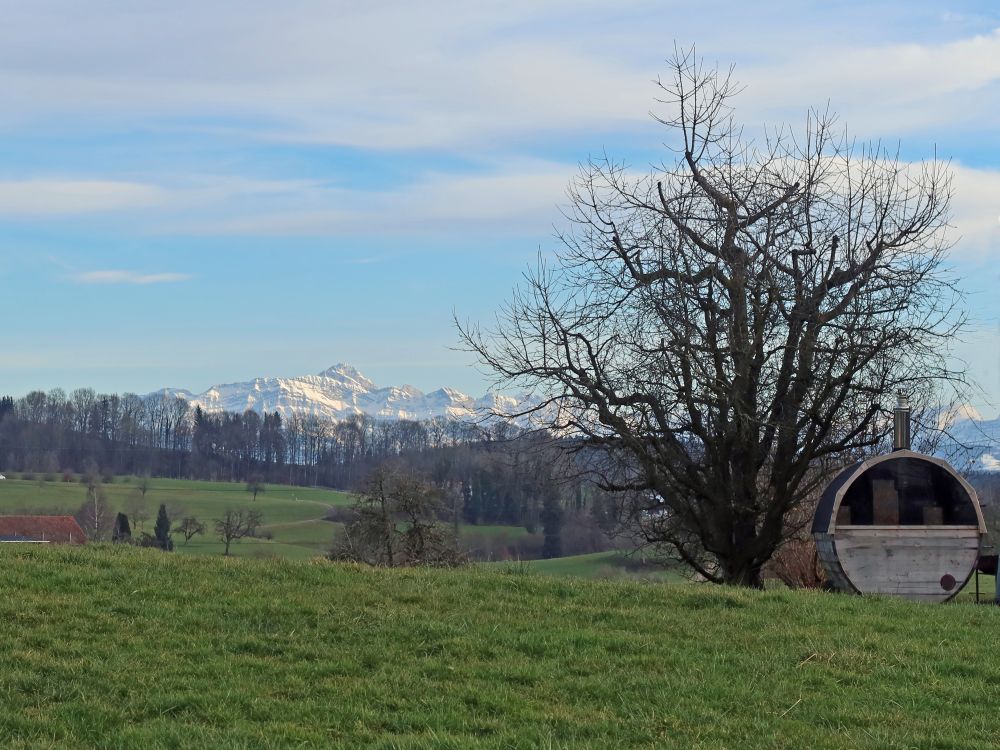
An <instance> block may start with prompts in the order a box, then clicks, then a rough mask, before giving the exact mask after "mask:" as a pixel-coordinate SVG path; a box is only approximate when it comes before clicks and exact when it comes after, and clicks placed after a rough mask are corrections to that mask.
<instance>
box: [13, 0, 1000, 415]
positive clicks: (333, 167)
mask: <svg viewBox="0 0 1000 750" xmlns="http://www.w3.org/2000/svg"><path fill="white" fill-rule="evenodd" d="M945 6H947V10H943V8H944V7H945ZM0 10H2V12H3V18H4V24H3V25H2V27H0V94H2V97H3V102H4V105H3V107H2V108H0V131H2V137H0V224H2V227H3V231H2V232H0V317H2V319H3V320H4V322H5V325H4V326H3V334H2V337H0V342H2V347H0V392H9V393H15V394H20V393H24V392H26V391H28V390H30V389H33V388H44V389H47V388H52V387H56V386H58V387H63V388H67V389H69V388H73V387H77V386H92V387H95V388H98V389H101V390H117V391H125V390H132V391H137V392H145V391H149V390H153V389H155V388H157V387H160V386H168V385H169V386H177V387H185V388H189V389H192V390H195V391H200V390H203V389H204V388H206V387H207V386H209V385H212V384H214V383H219V382H229V381H235V380H243V379H247V378H251V377H254V376H257V375H297V374H304V373H309V372H318V371H319V370H322V369H324V368H326V367H328V366H329V365H331V364H334V363H335V362H339V361H345V362H350V363H352V364H354V365H355V366H357V367H358V368H359V369H361V370H362V371H363V372H365V373H366V374H368V375H369V376H370V377H372V378H373V379H374V380H375V381H376V382H380V383H385V384H388V383H392V384H399V383H402V382H409V383H412V384H413V385H416V386H417V387H419V388H422V389H425V390H430V389H433V388H436V387H439V386H441V385H448V386H452V387H457V388H460V389H462V390H466V391H469V392H472V393H476V394H479V393H481V392H482V391H483V390H484V389H485V387H486V383H487V381H486V378H485V377H483V376H482V375H481V374H479V373H478V372H477V371H476V370H475V368H474V367H472V361H471V359H470V357H469V356H468V355H466V354H464V353H462V352H458V351H455V350H454V347H455V346H456V343H457V342H456V333H455V330H454V328H453V327H452V324H451V320H452V313H453V311H454V312H456V313H457V314H458V315H459V316H460V317H462V318H471V319H479V320H485V319H488V318H489V317H490V316H491V315H492V312H493V311H494V310H495V309H496V308H497V307H498V305H499V304H500V303H501V302H503V300H504V299H505V298H506V297H507V295H508V294H509V292H510V289H511V288H512V287H513V286H514V285H515V284H516V283H517V282H518V280H519V278H520V274H521V272H522V270H523V269H524V267H525V266H526V265H527V264H529V263H530V262H532V261H533V259H534V258H535V257H536V255H537V253H539V252H542V253H546V252H550V251H551V250H552V249H553V248H554V247H555V241H554V239H553V232H554V227H558V226H560V224H561V222H562V219H561V216H560V213H559V206H560V205H562V204H564V203H565V187H566V185H567V183H568V182H569V181H570V180H571V179H572V178H573V176H574V174H575V172H576V169H577V165H578V163H579V162H580V161H583V160H586V159H587V157H588V156H589V155H591V154H598V153H601V152H602V151H604V150H606V151H607V152H608V153H609V154H611V155H613V156H615V157H618V158H622V159H627V160H628V161H629V162H630V163H631V164H632V165H633V166H636V167H643V166H645V165H647V164H649V163H650V162H654V161H657V160H658V159H660V158H661V157H662V156H663V153H662V146H661V143H662V131H661V130H660V127H659V126H657V125H656V124H655V123H654V122H653V121H652V120H651V118H650V116H649V111H650V109H651V108H653V106H654V103H653V98H654V96H655V89H654V86H653V85H652V80H653V79H654V78H655V77H656V76H657V75H658V74H660V73H662V72H664V59H665V58H666V57H667V56H668V55H669V54H670V52H671V51H672V49H673V46H674V43H675V42H676V43H678V44H680V45H683V46H686V45H690V44H697V47H698V50H699V53H700V54H701V55H703V56H704V57H705V58H706V59H708V60H710V61H718V62H719V63H720V64H723V65H729V64H733V65H735V66H736V75H737V77H738V78H739V79H740V81H741V82H742V83H744V84H745V85H746V91H745V92H744V93H743V94H742V95H741V97H740V99H739V100H738V102H737V105H738V112H737V114H738V116H739V117H740V118H742V119H743V120H744V121H746V122H748V123H751V124H752V125H753V126H757V125H759V124H762V123H777V122H790V123H793V124H796V125H797V124H799V123H801V122H802V121H803V119H804V114H805V111H806V109H807V108H808V107H809V106H810V105H819V106H823V105H825V104H826V102H827V101H829V102H830V104H831V106H832V107H833V108H834V109H835V110H837V111H838V112H840V113H841V116H842V120H843V121H844V122H845V124H846V125H847V127H848V128H849V129H850V131H851V132H852V133H853V134H854V135H855V136H857V137H858V138H861V139H874V138H882V139H885V140H887V141H889V142H892V143H895V142H897V141H899V142H900V144H901V148H902V153H903V155H904V156H905V157H906V158H908V159H920V158H924V157H929V156H931V155H932V154H933V153H934V149H935V148H936V149H937V153H938V154H939V155H943V156H946V157H950V158H951V159H953V161H954V165H955V191H956V192H955V199H954V224H955V231H954V234H953V239H955V240H956V246H955V248H954V250H953V252H952V260H951V262H952V265H953V266H954V268H955V270H956V271H957V272H958V273H959V274H960V275H961V276H962V278H963V279H964V281H963V284H964V288H965V289H966V291H967V293H968V295H969V308H970V312H971V314H972V323H973V325H972V328H971V330H970V333H969V335H968V336H967V340H966V341H965V342H963V343H961V344H960V345H959V346H958V349H957V351H958V354H959V355H961V356H963V357H964V358H965V359H966V360H968V362H969V365H970V372H971V374H972V375H973V377H974V378H975V379H976V380H977V381H978V382H979V384H980V385H981V386H982V389H983V393H982V394H981V396H979V397H978V398H977V401H976V404H977V406H979V408H980V409H982V410H983V411H985V412H987V413H988V414H989V415H990V416H993V415H994V414H995V413H996V412H997V410H998V407H1000V295H998V294H997V293H996V291H995V290H996V289H997V287H998V283H1000V127H998V126H1000V10H998V9H996V6H995V5H994V4H993V3H987V2H980V3H972V2H965V3H963V2H953V3H947V4H945V3H932V2H890V3H870V2H864V3H862V2H856V3H854V2H847V3H823V4H820V3H803V2H756V3H746V2H706V3H690V2H683V3H681V2H676V3H674V2H664V1H663V0H659V1H657V2H643V1H642V0H635V1H634V2H633V1H631V0H625V1H624V2H618V3H613V4H608V3H597V2H587V1H586V0H577V1H575V2H568V1H566V2H564V1H563V0H553V1H552V2H521V1H520V0H508V1H506V2H481V3H458V2H454V3H447V2H434V1H433V0H431V1H430V2H423V3H403V2H383V3H336V2H329V1H324V2H295V1H289V2H285V3H280V4H277V3H272V2H259V1H258V0H242V1H241V2H228V1H219V2H213V3H203V2H189V1H188V0H177V1H176V2H172V3H150V2H142V1H141V0H137V1H135V2H130V3H120V2H112V1H110V0H91V1H90V2H87V3H80V2H78V1H77V0H67V1H64V2H52V1H50V0H36V1H35V2H32V3H13V2H0Z"/></svg>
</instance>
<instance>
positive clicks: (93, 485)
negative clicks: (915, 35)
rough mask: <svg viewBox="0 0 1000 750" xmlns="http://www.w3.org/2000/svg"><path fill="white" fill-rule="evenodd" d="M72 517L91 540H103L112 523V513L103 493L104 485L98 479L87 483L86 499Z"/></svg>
mask: <svg viewBox="0 0 1000 750" xmlns="http://www.w3.org/2000/svg"><path fill="white" fill-rule="evenodd" d="M74 518H76V521H77V523H79V524H80V528H82V529H83V530H84V531H85V532H86V534H87V538H88V539H90V540H91V541H103V540H104V539H105V538H106V537H107V536H108V533H109V532H110V531H111V527H112V525H113V523H114V514H113V513H112V512H111V506H109V505H108V501H107V498H106V497H105V495H104V487H102V486H101V484H100V482H99V481H96V480H94V481H91V482H90V483H88V485H87V499H86V500H85V501H84V502H83V505H81V506H80V508H79V510H77V512H76V514H75V516H74Z"/></svg>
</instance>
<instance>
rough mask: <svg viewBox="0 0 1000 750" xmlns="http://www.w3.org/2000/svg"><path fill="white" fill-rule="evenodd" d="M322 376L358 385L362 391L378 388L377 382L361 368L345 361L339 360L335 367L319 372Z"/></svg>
mask: <svg viewBox="0 0 1000 750" xmlns="http://www.w3.org/2000/svg"><path fill="white" fill-rule="evenodd" d="M319 376H320V377H321V378H331V379H332V380H339V381H341V382H342V383H345V384H353V385H357V386H358V388H359V389H360V390H362V391H365V392H367V391H374V390H377V389H378V386H377V385H375V383H374V382H373V381H372V380H371V379H369V378H367V377H366V376H365V375H364V374H362V372H361V371H360V370H358V369H357V368H356V367H353V366H352V365H349V364H346V363H344V362H338V363H337V364H335V365H334V366H333V367H328V368H327V369H325V370H323V372H321V373H320V374H319Z"/></svg>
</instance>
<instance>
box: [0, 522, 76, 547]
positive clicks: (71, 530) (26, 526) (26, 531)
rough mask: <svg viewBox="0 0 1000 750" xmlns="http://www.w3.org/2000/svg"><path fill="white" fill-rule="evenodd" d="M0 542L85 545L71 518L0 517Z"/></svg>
mask: <svg viewBox="0 0 1000 750" xmlns="http://www.w3.org/2000/svg"><path fill="white" fill-rule="evenodd" d="M0 542H34V543H49V544H86V543H87V535H86V534H85V533H84V531H83V529H81V528H80V524H78V523H77V522H76V519H75V518H73V516H0Z"/></svg>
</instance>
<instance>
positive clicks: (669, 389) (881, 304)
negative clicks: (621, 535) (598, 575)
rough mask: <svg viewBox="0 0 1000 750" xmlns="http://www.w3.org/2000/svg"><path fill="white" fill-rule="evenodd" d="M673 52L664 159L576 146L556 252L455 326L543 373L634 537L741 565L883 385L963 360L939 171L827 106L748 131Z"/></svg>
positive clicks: (701, 74)
mask: <svg viewBox="0 0 1000 750" xmlns="http://www.w3.org/2000/svg"><path fill="white" fill-rule="evenodd" d="M671 74H672V78H671V80H670V81H669V82H666V83H664V82H660V84H659V86H660V91H661V97H660V100H659V101H660V104H661V105H662V106H664V107H666V108H667V109H668V110H669V114H666V115H664V116H662V117H657V119H658V120H659V122H661V123H662V124H663V125H664V126H665V128H666V130H667V137H668V139H669V140H668V143H669V145H670V146H671V148H672V149H673V153H672V154H671V155H670V156H669V157H668V159H667V160H665V162H664V164H663V165H662V166H661V167H658V168H655V169H654V170H653V172H652V173H651V174H648V175H639V174H635V173H632V172H630V171H629V170H628V169H626V167H625V166H623V165H621V164H617V163H614V162H612V161H611V160H610V159H608V158H605V159H604V160H601V161H596V162H592V163H591V164H590V165H589V166H588V167H586V168H584V170H583V171H582V173H581V175H580V177H579V178H578V179H577V180H576V182H575V183H574V184H573V186H572V187H571V191H570V196H571V199H572V205H571V208H570V209H569V211H568V217H569V218H570V219H571V221H572V227H571V228H570V229H569V230H567V231H566V232H565V233H563V234H561V235H560V238H559V239H560V240H561V243H560V249H559V251H558V252H557V254H556V259H555V261H554V262H552V263H550V264H546V263H540V266H539V268H538V270H537V271H535V272H533V273H529V274H528V275H527V277H526V283H525V284H524V285H522V286H521V287H520V288H519V289H518V290H517V291H516V292H515V294H514V296H513V298H512V300H511V301H510V302H509V303H508V304H507V305H506V306H505V307H504V308H503V309H502V310H501V311H500V314H499V316H498V322H497V325H496V326H495V327H494V328H493V329H491V330H485V331H484V330H482V329H480V328H479V327H478V326H475V325H465V326H460V331H461V334H462V337H463V340H464V342H465V344H466V345H467V347H468V348H469V349H470V350H471V351H473V352H475V353H476V354H477V355H478V357H479V359H480V360H481V362H482V363H483V364H484V365H485V366H486V367H488V368H489V369H490V370H492V372H493V373H495V375H496V381H497V385H498V387H501V388H503V387H514V386H516V387H520V388H524V387H526V388H528V389H530V390H532V391H533V392H535V393H537V394H538V395H540V396H542V399H541V403H540V404H539V405H537V406H533V407H532V408H531V409H530V410H529V409H527V408H525V412H527V411H531V412H532V413H533V414H534V416H535V417H536V418H541V419H542V421H543V422H544V423H545V424H546V425H547V426H549V427H551V428H554V429H555V430H557V431H559V432H561V433H562V434H564V435H572V436H576V437H578V438H580V440H581V442H578V443H577V447H579V446H580V445H587V446H595V447H597V448H599V451H590V452H589V453H590V458H589V461H590V465H591V467H592V468H594V471H595V473H596V474H597V475H598V477H599V481H600V483H601V485H602V486H603V487H604V488H606V489H610V490H614V491H616V492H621V495H620V498H621V511H622V515H623V518H624V519H625V520H626V521H628V522H629V523H630V524H631V525H632V526H633V528H638V529H639V530H640V531H641V536H642V537H643V538H644V541H645V542H646V543H648V544H652V545H655V546H657V547H659V548H661V549H663V550H666V551H668V552H669V553H670V554H671V555H675V556H678V557H679V558H680V559H682V560H683V561H685V562H686V563H687V564H688V565H690V566H691V567H692V568H694V569H695V570H696V571H697V572H698V573H700V574H701V575H703V576H704V577H705V578H707V579H708V580H711V581H715V582H719V583H723V582H724V583H732V584H741V585H747V586H760V585H761V568H762V566H763V565H764V563H765V562H767V560H768V559H769V558H770V557H771V556H772V554H773V553H774V551H775V549H776V548H777V547H778V546H779V545H780V544H781V542H782V541H783V539H785V538H786V537H787V536H788V535H789V534H790V533H794V529H790V528H789V527H788V525H787V524H786V518H787V517H788V514H789V512H790V511H791V510H793V509H794V508H795V507H796V506H797V505H798V504H799V503H800V502H801V501H803V500H804V499H805V498H808V497H809V496H810V495H811V494H812V493H813V492H814V491H815V490H816V489H817V488H818V487H819V486H821V485H822V484H823V483H824V482H825V481H826V479H827V477H828V476H829V473H830V470H831V469H832V467H833V465H835V464H837V463H839V462H841V461H844V460H847V458H848V457H851V456H853V455H856V454H858V453H863V452H865V451H868V450H871V449H872V448H873V446H876V445H878V444H880V442H882V441H883V440H884V438H885V435H886V433H887V432H888V429H889V420H888V419H887V415H888V412H887V408H889V407H890V406H891V401H892V400H894V394H895V392H896V391H897V390H900V391H904V392H905V393H907V394H908V395H909V396H910V398H911V400H912V401H917V402H924V403H931V402H932V401H933V399H935V398H937V397H938V395H939V394H940V393H941V392H942V388H943V386H955V387H960V386H961V384H962V383H963V382H964V378H963V374H962V372H961V371H958V370H956V369H954V367H953V365H952V364H950V361H949V359H948V345H949V342H950V340H951V338H952V336H953V335H954V334H955V333H956V331H957V330H959V329H960V328H961V326H962V324H963V322H964V320H963V317H962V315H961V312H960V310H959V309H958V307H957V305H958V304H959V302H960V296H959V295H958V293H957V292H956V289H955V286H954V282H953V279H951V278H950V277H949V276H948V274H947V272H946V270H945V269H944V267H943V261H944V257H945V252H946V250H947V245H946V238H945V237H944V232H945V229H946V227H947V222H948V206H949V201H950V197H951V184H950V176H949V172H948V169H947V165H944V164H942V163H940V162H938V161H936V160H933V161H930V162H926V163H921V164H918V165H908V164H906V163H904V162H902V161H901V160H900V158H899V157H898V154H893V153H890V152H888V151H887V150H886V149H885V148H883V147H882V146H881V145H880V144H874V145H862V146H858V145H856V144H855V143H854V142H853V141H851V140H849V139H848V137H847V136H846V134H844V133H843V132H842V131H840V130H839V129H838V127H837V125H836V123H835V118H834V117H833V116H831V115H830V114H829V113H823V112H815V111H813V112H811V113H810V114H809V116H808V118H807V120H806V126H805V129H804V131H803V132H802V133H801V134H800V135H795V134H793V133H792V131H791V130H790V129H788V128H781V129H778V130H771V131H765V132H764V133H763V135H762V136H760V137H759V138H758V139H756V140H752V139H750V138H748V137H746V136H745V135H744V131H743V129H742V127H741V126H739V125H738V124H736V123H735V122H734V121H733V117H732V109H731V107H732V104H733V97H734V95H735V93H736V89H737V87H736V85H735V84H734V82H733V81H732V80H731V77H730V75H729V74H726V73H723V72H720V71H718V70H713V69H708V68H705V67H704V66H703V64H702V63H701V62H700V61H699V60H698V59H697V58H696V57H695V55H694V53H693V51H691V52H681V53H678V54H677V55H676V56H675V58H674V59H673V60H672V64H671ZM883 402H885V406H883ZM525 415H526V414H525V413H520V414H508V415H506V416H522V417H523V416H525ZM651 519H652V520H655V521H656V523H649V521H650V520H651ZM644 521H645V522H646V523H643V522H644ZM647 531H648V532H649V533H646V532H647Z"/></svg>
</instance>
